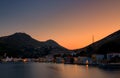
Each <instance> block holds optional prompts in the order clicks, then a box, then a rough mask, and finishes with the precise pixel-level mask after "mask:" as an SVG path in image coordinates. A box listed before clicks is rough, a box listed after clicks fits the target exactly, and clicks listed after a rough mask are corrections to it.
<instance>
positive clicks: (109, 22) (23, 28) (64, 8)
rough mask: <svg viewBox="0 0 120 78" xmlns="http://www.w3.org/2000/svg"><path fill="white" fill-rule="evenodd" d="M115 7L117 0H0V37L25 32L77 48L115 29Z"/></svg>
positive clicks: (117, 23) (118, 4)
mask: <svg viewBox="0 0 120 78" xmlns="http://www.w3.org/2000/svg"><path fill="white" fill-rule="evenodd" d="M119 9H120V1H119V0H98V1H96V0H91V1H90V0H79V1H78V0H74V1H73V0H60V1H58V0H57V1H55V0H51V1H49V0H20V1H18V0H1V1H0V10H1V12H0V27H1V29H0V37H2V36H6V35H10V34H13V33H15V32H25V33H27V34H29V35H30V36H32V38H34V39H36V40H39V41H46V40H49V39H52V40H55V41H56V42H57V43H59V44H60V45H61V46H63V47H65V48H68V49H78V48H82V47H85V46H87V45H89V44H91V43H92V36H93V35H94V41H95V42H96V41H98V40H100V39H102V38H104V37H106V36H108V35H110V34H111V33H113V32H115V31H117V30H119V28H120V21H119V20H120V15H119V14H120V10H119Z"/></svg>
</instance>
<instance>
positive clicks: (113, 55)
mask: <svg viewBox="0 0 120 78" xmlns="http://www.w3.org/2000/svg"><path fill="white" fill-rule="evenodd" d="M115 56H118V57H120V53H117V52H112V53H108V54H107V60H110V59H111V58H113V57H115Z"/></svg>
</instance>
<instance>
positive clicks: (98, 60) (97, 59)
mask: <svg viewBox="0 0 120 78" xmlns="http://www.w3.org/2000/svg"><path fill="white" fill-rule="evenodd" d="M104 58H105V55H103V54H93V55H92V60H93V62H94V63H97V64H100V63H101V62H102V61H103V60H104Z"/></svg>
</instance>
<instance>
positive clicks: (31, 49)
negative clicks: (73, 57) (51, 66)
mask: <svg viewBox="0 0 120 78" xmlns="http://www.w3.org/2000/svg"><path fill="white" fill-rule="evenodd" d="M61 52H63V53H65V52H69V50H67V49H66V48H64V47H62V46H60V45H59V44H58V43H57V42H55V41H54V40H47V41H38V40H35V39H33V38H32V37H31V36H29V35H28V34H26V33H21V32H18V33H15V34H12V35H9V36H4V37H0V55H2V56H3V55H4V54H5V53H6V54H7V56H12V57H40V56H45V55H48V54H55V53H61Z"/></svg>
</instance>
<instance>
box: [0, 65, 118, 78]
mask: <svg viewBox="0 0 120 78" xmlns="http://www.w3.org/2000/svg"><path fill="white" fill-rule="evenodd" d="M0 78H120V71H119V70H117V71H110V70H109V71H108V70H103V69H99V68H98V67H90V66H81V65H69V64H50V63H2V64H0Z"/></svg>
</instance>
